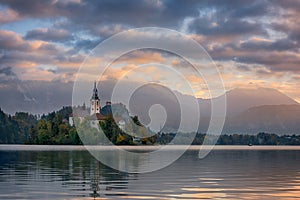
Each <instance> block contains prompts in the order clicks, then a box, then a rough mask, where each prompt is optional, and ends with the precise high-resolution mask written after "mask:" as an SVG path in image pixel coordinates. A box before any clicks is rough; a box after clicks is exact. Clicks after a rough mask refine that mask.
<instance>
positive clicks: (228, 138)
mask: <svg viewBox="0 0 300 200" xmlns="http://www.w3.org/2000/svg"><path fill="white" fill-rule="evenodd" d="M175 135H176V134H175V133H161V134H160V136H159V137H158V138H157V142H159V143H160V144H169V143H171V144H172V140H173V138H174V137H175ZM205 136H206V134H202V133H197V134H196V136H195V138H194V140H193V143H192V145H202V144H203V141H204V138H205ZM211 139H214V137H211ZM183 140H184V138H183ZM216 145H300V135H295V134H294V135H282V136H279V135H277V134H274V133H264V132H262V133H258V134H257V135H247V134H222V135H220V136H219V138H218V140H217V143H216Z"/></svg>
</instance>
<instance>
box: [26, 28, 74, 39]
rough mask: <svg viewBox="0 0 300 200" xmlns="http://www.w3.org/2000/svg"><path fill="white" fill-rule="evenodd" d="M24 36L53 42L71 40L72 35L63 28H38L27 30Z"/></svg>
mask: <svg viewBox="0 0 300 200" xmlns="http://www.w3.org/2000/svg"><path fill="white" fill-rule="evenodd" d="M25 38H26V39H34V40H44V41H53V42H66V41H68V40H72V39H73V36H72V34H71V33H70V32H69V31H67V30H64V29H53V28H46V29H44V28H40V29H34V30H31V31H29V32H27V34H26V35H25Z"/></svg>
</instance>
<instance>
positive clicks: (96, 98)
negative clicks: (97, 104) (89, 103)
mask: <svg viewBox="0 0 300 200" xmlns="http://www.w3.org/2000/svg"><path fill="white" fill-rule="evenodd" d="M98 99H99V96H98V89H97V86H96V81H95V82H94V89H93V96H92V100H98Z"/></svg>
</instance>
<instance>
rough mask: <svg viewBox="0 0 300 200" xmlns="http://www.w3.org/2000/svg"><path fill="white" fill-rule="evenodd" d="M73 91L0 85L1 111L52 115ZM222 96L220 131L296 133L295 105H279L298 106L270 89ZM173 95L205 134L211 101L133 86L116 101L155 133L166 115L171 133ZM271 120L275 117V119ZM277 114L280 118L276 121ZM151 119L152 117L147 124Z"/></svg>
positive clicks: (176, 118)
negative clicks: (223, 121) (224, 104)
mask: <svg viewBox="0 0 300 200" xmlns="http://www.w3.org/2000/svg"><path fill="white" fill-rule="evenodd" d="M114 84H115V83H114V82H113V81H105V82H102V83H101V84H100V85H99V87H98V89H99V95H100V98H101V106H104V105H105V101H106V100H110V98H111V93H112V90H113V88H114ZM135 86H136V84H135V83H132V82H128V83H127V82H125V83H124V84H122V87H123V88H121V91H122V93H121V94H119V96H120V99H122V96H127V95H128V88H130V87H135ZM72 87H73V83H62V82H46V81H22V82H21V81H18V82H15V83H9V82H8V83H7V84H5V85H4V84H2V86H1V87H0V96H1V99H0V107H1V108H2V109H3V110H4V111H6V112H9V113H11V114H13V113H15V112H17V111H26V112H31V113H47V112H51V111H53V110H58V109H60V108H61V107H63V106H65V105H71V103H72V102H71V101H72ZM92 87H93V85H92V84H91V88H87V90H86V95H84V96H85V99H84V101H85V103H86V104H87V106H88V105H89V99H90V95H91V94H92ZM224 95H226V97H227V120H226V126H225V129H224V131H225V132H228V133H231V132H235V131H240V132H248V131H253V132H257V131H263V130H269V131H272V130H274V132H275V131H276V130H278V132H284V130H289V131H293V130H297V127H298V126H297V124H298V122H299V124H300V120H299V118H298V116H299V115H297V114H296V113H297V110H295V111H294V112H293V109H292V108H294V107H289V106H287V107H284V105H294V106H296V105H299V104H298V103H297V102H296V101H294V100H293V99H291V98H290V97H288V96H286V95H285V94H283V93H281V92H279V91H277V90H275V89H269V88H257V89H242V88H236V89H233V90H230V91H228V92H226V94H224ZM224 95H223V96H224ZM176 97H178V98H179V99H180V101H181V102H182V109H184V110H185V111H187V112H188V113H191V116H193V115H192V113H194V112H196V111H197V109H196V108H195V104H193V102H195V101H196V102H198V105H199V107H200V116H201V119H200V130H201V131H202V132H205V131H206V130H207V126H208V124H209V120H210V107H211V106H210V105H211V100H210V99H196V98H195V97H193V96H190V95H185V94H182V93H180V92H177V91H175V92H174V91H171V90H169V89H168V88H166V87H164V86H161V85H158V84H148V85H145V86H142V87H140V88H138V90H136V91H135V92H134V93H133V95H132V96H131V99H130V102H129V104H128V105H127V102H122V101H120V103H123V104H124V105H126V106H127V108H128V109H129V111H130V114H131V115H138V116H139V118H140V120H141V122H142V123H143V124H144V125H148V124H152V125H153V124H154V125H155V126H156V130H157V129H160V126H163V125H164V124H163V121H165V117H166V116H165V115H167V119H166V123H165V126H164V127H163V128H164V129H163V130H164V131H172V130H177V129H178V127H179V122H180V121H181V110H180V103H179V101H178V100H177V99H176ZM220 98H222V96H220V97H216V98H215V99H214V100H216V101H218V100H220ZM114 103H119V102H114ZM155 104H160V105H162V107H164V109H165V110H164V111H163V110H162V109H161V110H159V107H158V106H156V107H155V109H152V110H151V109H150V108H151V107H152V106H153V105H155ZM265 106H271V107H265ZM276 106H277V107H276ZM269 108H272V109H269ZM285 109H286V110H285ZM149 110H150V112H149ZM275 116H278V117H277V118H276V117H275ZM279 116H281V117H282V118H279ZM150 119H152V121H151V120H150ZM195 120H196V119H194V118H192V117H190V118H189V119H188V120H187V121H189V122H191V123H193V122H195ZM291 123H294V124H291ZM268 124H270V126H268ZM276 124H277V125H276ZM280 124H282V125H280ZM268 127H271V128H268ZM293 127H294V128H293ZM298 130H300V129H298Z"/></svg>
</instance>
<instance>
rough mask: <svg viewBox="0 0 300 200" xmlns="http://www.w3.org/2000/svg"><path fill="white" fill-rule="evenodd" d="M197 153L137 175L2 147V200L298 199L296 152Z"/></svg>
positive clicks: (65, 156) (45, 149) (79, 156)
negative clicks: (203, 155)
mask: <svg viewBox="0 0 300 200" xmlns="http://www.w3.org/2000/svg"><path fill="white" fill-rule="evenodd" d="M131 148H135V147H131ZM136 148H145V147H136ZM198 148H199V147H193V148H192V149H190V150H188V151H187V152H185V153H184V155H183V156H182V157H180V158H179V159H178V160H177V161H176V162H174V163H173V164H171V165H170V166H168V167H166V168H164V169H161V170H158V171H155V172H150V173H142V174H138V173H125V172H119V171H117V170H114V169H111V168H109V167H107V166H105V165H103V164H101V163H100V162H99V161H97V160H96V159H95V158H94V157H93V156H91V155H90V154H89V152H87V151H86V150H85V149H84V148H83V147H74V146H25V145H0V199H158V198H159V199H177V198H178V199H297V198H298V199H300V197H299V196H300V147H256V146H252V147H248V146H243V147H241V146H218V147H216V149H214V150H213V151H212V152H211V153H210V154H209V155H208V156H207V157H205V158H204V159H199V158H198ZM133 150H134V149H133ZM175 150H176V148H175ZM134 165H137V167H138V165H139V163H134Z"/></svg>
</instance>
